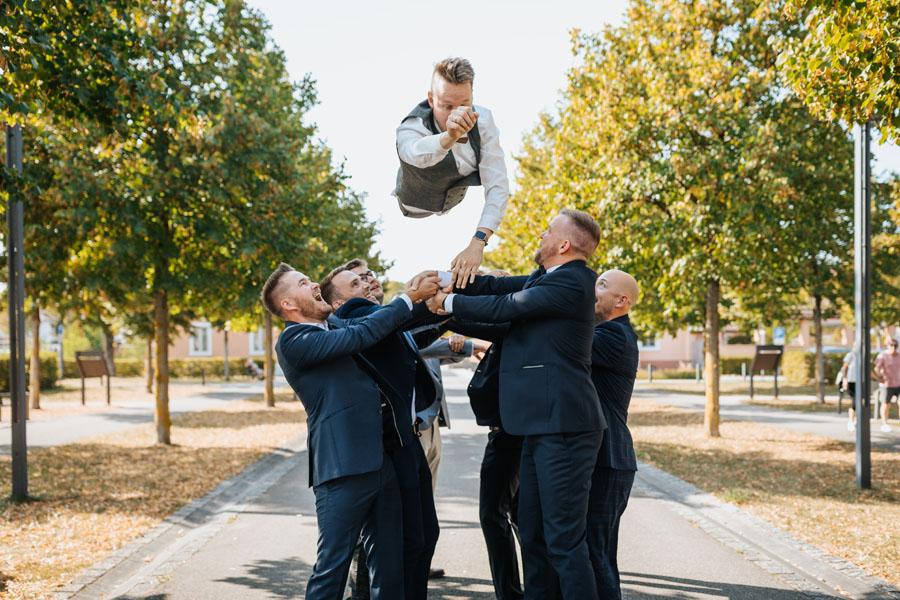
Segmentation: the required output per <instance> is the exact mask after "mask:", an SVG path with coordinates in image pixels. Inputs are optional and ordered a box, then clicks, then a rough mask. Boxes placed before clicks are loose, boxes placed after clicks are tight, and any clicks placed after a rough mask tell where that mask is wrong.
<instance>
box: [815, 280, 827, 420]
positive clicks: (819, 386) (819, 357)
mask: <svg viewBox="0 0 900 600" xmlns="http://www.w3.org/2000/svg"><path fill="white" fill-rule="evenodd" d="M814 298H815V300H816V306H815V308H814V309H813V323H814V325H815V330H816V334H815V335H816V401H817V402H818V403H819V404H825V354H824V353H823V352H822V296H818V295H816V296H814Z"/></svg>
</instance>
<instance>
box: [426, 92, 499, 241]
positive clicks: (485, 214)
mask: <svg viewBox="0 0 900 600" xmlns="http://www.w3.org/2000/svg"><path fill="white" fill-rule="evenodd" d="M478 110H479V115H478V123H479V130H478V132H479V133H480V134H481V162H480V163H479V165H478V173H479V175H481V185H483V186H484V209H483V210H482V211H481V219H479V221H478V226H479V227H485V228H487V229H490V230H491V231H493V232H496V231H497V229H499V228H500V222H501V221H503V214H504V213H505V212H506V205H507V204H508V203H509V176H508V175H507V173H506V161H505V160H504V156H503V148H501V147H500V132H499V131H498V130H497V125H496V123H494V116H493V115H492V114H491V113H490V111H488V110H485V109H483V108H481V107H478ZM438 145H440V144H438Z"/></svg>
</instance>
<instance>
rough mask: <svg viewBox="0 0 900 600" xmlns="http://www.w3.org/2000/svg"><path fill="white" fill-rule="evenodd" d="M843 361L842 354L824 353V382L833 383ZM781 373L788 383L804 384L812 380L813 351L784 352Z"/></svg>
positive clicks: (813, 375) (814, 370) (813, 372)
mask: <svg viewBox="0 0 900 600" xmlns="http://www.w3.org/2000/svg"><path fill="white" fill-rule="evenodd" d="M843 363H844V355H843V354H826V355H825V383H829V384H830V383H834V380H835V378H836V377H837V374H838V372H839V371H840V370H841V366H842V365H843ZM781 373H782V374H783V375H784V376H785V377H786V378H787V380H788V381H789V382H790V383H796V384H804V383H809V382H810V381H813V380H814V379H815V376H816V354H815V352H804V351H802V350H795V351H791V352H785V353H784V357H783V358H782V359H781Z"/></svg>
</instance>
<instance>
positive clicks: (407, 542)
mask: <svg viewBox="0 0 900 600" xmlns="http://www.w3.org/2000/svg"><path fill="white" fill-rule="evenodd" d="M388 456H390V457H391V461H392V462H393V463H394V469H395V470H396V471H397V481H398V482H399V483H400V500H401V504H402V508H403V578H404V590H405V594H404V595H403V598H405V600H425V599H426V597H427V596H428V572H429V570H430V569H431V557H432V556H434V548H435V546H437V540H438V535H439V533H440V528H439V526H438V520H437V513H436V512H435V509H434V492H433V491H432V489H431V471H430V470H429V469H428V461H427V460H426V459H425V452H423V451H422V445H421V444H420V443H419V441H418V440H415V439H413V440H411V443H409V442H407V443H406V444H405V445H404V446H402V447H400V446H395V447H393V448H390V449H389V450H388ZM366 555H367V556H371V555H370V554H369V553H368V552H366ZM368 560H369V561H371V560H372V558H369V559H368ZM399 598H400V596H397V597H396V599H394V600H399Z"/></svg>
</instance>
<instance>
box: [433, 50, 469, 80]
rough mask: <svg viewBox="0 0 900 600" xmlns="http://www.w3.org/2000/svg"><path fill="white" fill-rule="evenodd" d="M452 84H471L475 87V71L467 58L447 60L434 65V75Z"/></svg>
mask: <svg viewBox="0 0 900 600" xmlns="http://www.w3.org/2000/svg"><path fill="white" fill-rule="evenodd" d="M435 75H439V76H440V77H441V78H442V79H444V80H445V81H448V82H450V83H471V84H472V85H473V86H474V85H475V69H473V68H472V63H470V62H469V61H467V60H466V59H465V58H452V57H451V58H445V59H444V60H442V61H441V62H439V63H438V64H436V65H434V73H433V74H432V78H433V77H434V76H435Z"/></svg>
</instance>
